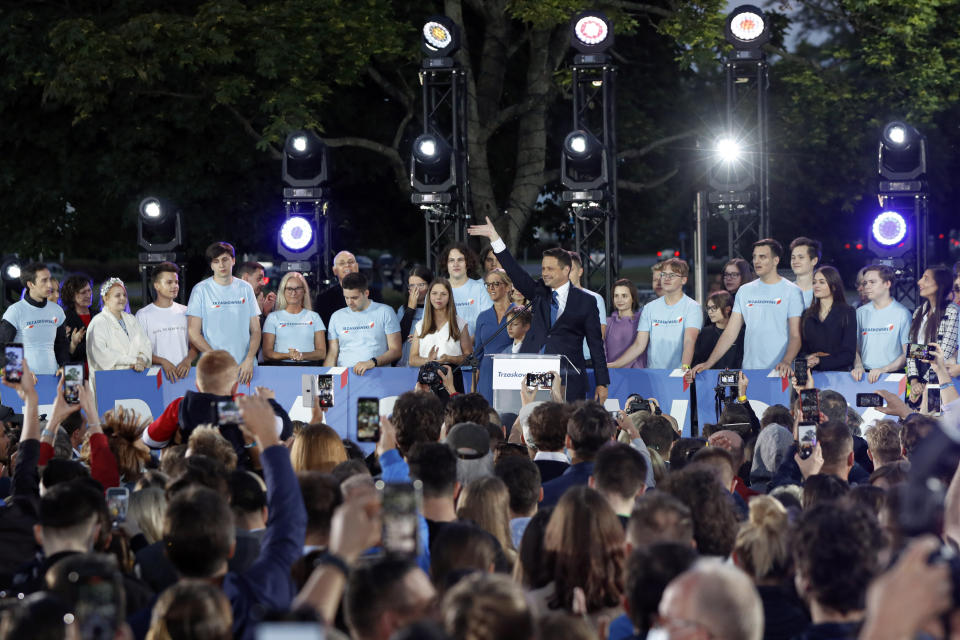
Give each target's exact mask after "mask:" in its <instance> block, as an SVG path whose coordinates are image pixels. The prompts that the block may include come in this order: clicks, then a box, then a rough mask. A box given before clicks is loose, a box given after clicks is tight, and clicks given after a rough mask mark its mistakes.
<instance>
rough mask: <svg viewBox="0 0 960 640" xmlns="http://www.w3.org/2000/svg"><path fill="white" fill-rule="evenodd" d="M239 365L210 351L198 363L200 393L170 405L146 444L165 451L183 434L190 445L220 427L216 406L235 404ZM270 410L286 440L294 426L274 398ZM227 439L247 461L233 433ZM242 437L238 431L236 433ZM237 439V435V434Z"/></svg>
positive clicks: (227, 433)
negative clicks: (200, 429) (201, 431)
mask: <svg viewBox="0 0 960 640" xmlns="http://www.w3.org/2000/svg"><path fill="white" fill-rule="evenodd" d="M239 370H240V368H239V366H238V365H237V361H236V360H234V358H233V356H231V355H230V353H229V352H227V351H223V350H216V351H209V352H207V353H205V354H203V355H202V356H201V357H200V360H199V361H198V362H197V391H187V393H186V394H185V395H184V396H183V397H182V398H177V399H176V400H174V401H173V402H171V403H170V404H168V405H167V408H166V409H164V411H163V413H162V414H160V416H159V417H157V419H156V420H154V421H153V422H152V423H151V424H150V426H148V427H147V428H146V429H145V430H144V432H143V441H144V442H146V443H147V446H149V447H150V448H151V449H162V448H163V447H166V446H167V445H168V444H170V443H171V442H172V441H173V439H174V437H175V436H176V434H177V431H178V430H179V431H180V435H181V440H182V442H186V441H187V439H188V438H189V437H190V433H191V432H192V431H193V430H194V429H195V428H196V427H197V426H199V425H201V424H211V423H213V424H216V422H217V417H216V414H215V411H214V404H215V403H216V402H219V401H224V400H233V399H235V398H236V397H237V396H238V395H240V394H237V384H238V383H237V376H238V374H239ZM269 402H270V406H271V407H272V408H273V412H274V414H275V415H276V423H277V425H276V426H277V434H278V435H279V436H280V439H281V440H286V439H287V438H289V437H290V435H292V433H293V424H292V423H291V422H290V417H289V416H288V415H287V412H286V411H284V410H283V408H282V407H281V406H280V405H279V404H278V403H277V402H276V401H275V400H273V399H272V398H271V399H270V400H269ZM222 431H223V435H224V437H226V438H227V439H228V440H230V441H231V443H232V444H233V445H234V448H235V449H237V456H238V457H239V458H243V457H246V456H245V449H244V444H243V442H242V441H241V440H236V438H232V437H231V431H229V430H226V429H223V430H222ZM233 431H236V432H237V433H239V431H238V430H237V429H234V430H233ZM235 435H236V434H235Z"/></svg>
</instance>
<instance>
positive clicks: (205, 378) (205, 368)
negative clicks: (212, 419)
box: [197, 349, 240, 396]
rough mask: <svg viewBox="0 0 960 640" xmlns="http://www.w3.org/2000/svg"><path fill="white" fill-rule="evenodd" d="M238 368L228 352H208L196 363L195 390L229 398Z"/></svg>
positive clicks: (238, 371) (233, 387)
mask: <svg viewBox="0 0 960 640" xmlns="http://www.w3.org/2000/svg"><path fill="white" fill-rule="evenodd" d="M239 373H240V368H239V367H238V366H237V361H236V360H234V359H233V356H232V355H230V353H229V352H228V351H224V350H222V349H218V350H217V351H208V352H207V353H205V354H203V355H202V356H200V360H198V361H197V389H199V390H200V391H201V392H202V393H210V394H213V395H215V396H231V395H233V392H234V390H235V389H236V386H237V375H238V374H239Z"/></svg>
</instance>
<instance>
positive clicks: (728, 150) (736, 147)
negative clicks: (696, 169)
mask: <svg viewBox="0 0 960 640" xmlns="http://www.w3.org/2000/svg"><path fill="white" fill-rule="evenodd" d="M715 149H716V154H717V157H718V158H720V160H721V161H723V162H725V163H727V164H729V163H732V162H736V161H737V160H739V159H740V157H741V156H742V155H743V149H742V148H741V147H740V143H739V142H737V141H736V140H734V139H733V138H728V137H724V138H720V139H718V140H717V144H716V146H715Z"/></svg>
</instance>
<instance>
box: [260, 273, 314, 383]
mask: <svg viewBox="0 0 960 640" xmlns="http://www.w3.org/2000/svg"><path fill="white" fill-rule="evenodd" d="M312 307H313V304H312V302H311V300H310V287H309V286H307V280H306V278H304V277H303V274H301V273H298V272H296V271H291V272H289V273H288V274H286V275H285V276H283V279H282V280H280V288H279V295H277V310H276V311H274V312H273V313H271V314H270V315H268V316H267V320H266V322H264V323H263V360H264V362H265V363H267V362H268V363H284V364H291V363H304V362H310V363H314V364H318V363H321V362H323V359H324V358H325V357H326V355H327V327H326V325H325V324H323V320H321V319H320V314H318V313H316V312H315V311H313V309H312Z"/></svg>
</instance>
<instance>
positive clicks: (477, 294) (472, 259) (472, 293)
mask: <svg viewBox="0 0 960 640" xmlns="http://www.w3.org/2000/svg"><path fill="white" fill-rule="evenodd" d="M478 265H479V259H478V258H477V254H476V253H474V251H473V249H471V248H470V247H468V246H466V245H465V244H454V245H451V246H449V247H447V248H446V249H445V250H444V252H443V254H442V255H441V256H440V270H441V271H443V270H446V272H447V278H448V279H449V280H450V287H451V288H452V289H453V302H454V304H456V305H457V316H459V317H461V318H463V319H464V320H466V321H467V326H468V327H469V328H470V335H471V336H473V335H476V333H477V316H479V315H480V312H482V311H486V310H487V309H489V308H490V307H492V306H493V301H492V300H490V296H488V295H487V286H486V285H485V284H484V283H483V280H476V279H474V278H471V277H470V276H469V274H470V273H472V272H476V270H477V267H478Z"/></svg>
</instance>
